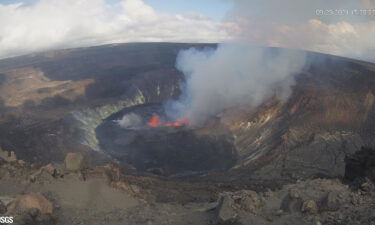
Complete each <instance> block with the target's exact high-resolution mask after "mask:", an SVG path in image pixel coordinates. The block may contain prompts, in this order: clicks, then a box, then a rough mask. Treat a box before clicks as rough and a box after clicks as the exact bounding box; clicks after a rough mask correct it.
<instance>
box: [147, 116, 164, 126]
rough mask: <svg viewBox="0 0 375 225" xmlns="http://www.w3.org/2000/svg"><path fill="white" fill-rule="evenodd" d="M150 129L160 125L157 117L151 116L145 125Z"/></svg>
mask: <svg viewBox="0 0 375 225" xmlns="http://www.w3.org/2000/svg"><path fill="white" fill-rule="evenodd" d="M147 125H148V126H150V127H158V126H160V125H161V122H160V119H159V117H158V116H157V115H152V116H151V119H150V122H148V123H147Z"/></svg>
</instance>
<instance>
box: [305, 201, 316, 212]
mask: <svg viewBox="0 0 375 225" xmlns="http://www.w3.org/2000/svg"><path fill="white" fill-rule="evenodd" d="M301 210H302V212H307V213H309V214H317V213H318V205H317V204H316V202H315V201H314V200H307V201H304V202H303V204H302V209H301Z"/></svg>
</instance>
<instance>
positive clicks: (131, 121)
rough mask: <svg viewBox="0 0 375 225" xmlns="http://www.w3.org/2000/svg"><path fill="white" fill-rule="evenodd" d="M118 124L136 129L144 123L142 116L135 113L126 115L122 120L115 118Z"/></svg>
mask: <svg viewBox="0 0 375 225" xmlns="http://www.w3.org/2000/svg"><path fill="white" fill-rule="evenodd" d="M115 122H116V123H118V125H120V126H121V127H122V128H126V129H136V128H138V127H140V126H141V125H142V118H141V117H140V116H138V115H137V114H134V113H129V114H126V115H124V116H123V117H122V118H121V120H115Z"/></svg>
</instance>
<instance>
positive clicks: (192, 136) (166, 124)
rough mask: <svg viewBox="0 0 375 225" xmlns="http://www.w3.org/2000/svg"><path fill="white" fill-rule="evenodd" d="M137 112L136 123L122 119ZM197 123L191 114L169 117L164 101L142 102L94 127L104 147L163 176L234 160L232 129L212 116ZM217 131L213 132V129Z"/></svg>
mask: <svg viewBox="0 0 375 225" xmlns="http://www.w3.org/2000/svg"><path fill="white" fill-rule="evenodd" d="M127 117H130V118H131V117H133V120H136V121H129V122H132V123H133V124H129V125H128V126H124V125H121V123H120V121H121V120H122V119H127ZM210 123H211V126H209V130H210V132H208V131H207V127H206V128H205V129H203V128H197V127H193V126H190V125H189V123H188V121H187V120H182V119H178V120H176V121H171V120H168V119H167V117H166V116H165V115H164V110H163V106H162V105H161V104H143V105H138V106H134V107H130V108H126V109H124V110H121V111H120V112H117V113H115V114H113V115H111V116H109V117H108V118H106V119H105V120H104V121H103V123H101V124H100V125H99V126H98V127H97V129H96V135H97V138H98V140H99V145H100V148H101V149H102V150H103V151H105V152H106V153H108V154H109V155H111V156H112V157H113V158H115V159H117V160H118V161H119V162H123V163H127V164H130V165H132V166H133V167H135V168H136V169H137V170H138V171H143V172H144V171H146V172H152V173H155V174H158V175H164V176H171V175H173V176H178V175H196V174H202V173H205V172H207V171H223V170H227V169H229V168H231V167H232V166H233V165H234V164H235V163H236V158H237V156H236V150H235V146H234V140H233V137H232V135H231V133H230V132H229V131H228V130H227V128H226V127H225V126H223V125H219V123H218V122H217V121H216V120H215V119H213V120H212V121H211V122H210ZM212 131H214V132H212Z"/></svg>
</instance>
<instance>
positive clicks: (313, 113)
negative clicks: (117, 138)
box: [0, 43, 375, 179]
mask: <svg viewBox="0 0 375 225" xmlns="http://www.w3.org/2000/svg"><path fill="white" fill-rule="evenodd" d="M192 46H193V45H189V44H161V43H153V44H122V45H108V46H100V47H92V48H82V49H72V50H62V51H54V52H49V53H40V54H34V55H30V56H23V57H17V58H12V59H6V60H1V61H0V93H1V100H0V110H1V115H0V147H2V148H3V149H4V150H7V151H14V152H15V153H16V154H17V157H18V158H20V159H26V160H30V161H35V162H40V161H42V162H49V161H61V160H62V159H63V156H64V154H65V153H66V152H69V151H83V152H86V153H87V154H88V155H93V160H92V161H95V160H94V159H97V158H98V155H100V157H106V156H105V154H103V153H102V151H101V149H100V143H99V141H98V139H97V133H96V129H97V127H98V126H99V125H100V124H101V123H102V122H103V121H104V120H105V119H106V118H109V117H110V116H111V115H113V114H115V113H117V112H120V111H121V110H123V109H124V108H128V107H131V106H135V105H142V104H148V103H158V104H160V103H163V102H164V101H165V100H167V99H171V98H175V97H176V96H178V94H179V88H178V87H179V86H178V85H179V83H180V82H181V80H182V78H181V75H180V74H179V72H178V71H177V70H176V69H175V58H176V55H177V53H178V51H179V50H180V49H183V48H188V47H192ZM195 46H196V47H203V45H195ZM308 62H309V65H307V66H306V67H305V69H304V70H303V71H301V73H300V74H298V75H297V76H296V85H295V86H294V87H293V88H292V89H293V92H292V94H291V96H290V98H289V99H287V100H286V101H279V100H277V99H275V98H272V99H269V100H267V101H266V102H264V103H263V104H262V105H260V106H259V107H257V108H253V109H242V108H241V109H232V110H228V111H227V112H225V113H222V114H221V115H218V118H220V120H221V123H223V124H225V125H227V127H228V129H229V131H230V134H229V135H230V136H233V140H234V146H235V148H236V151H237V153H236V154H237V163H236V165H235V166H234V167H233V168H232V170H231V172H232V171H233V172H236V171H243V169H245V170H246V171H247V174H248V175H249V176H252V177H253V178H264V177H267V178H270V179H272V178H288V179H289V178H292V179H298V178H309V177H316V176H328V177H337V176H338V177H341V176H343V175H344V171H345V162H344V158H345V156H346V155H348V154H352V153H354V152H356V151H357V150H359V149H360V148H361V147H362V146H374V145H375V143H374V140H375V139H374V136H375V116H374V102H375V96H374V95H375V66H374V65H373V64H370V63H365V62H360V61H354V60H350V59H345V58H340V57H334V56H327V55H323V54H316V53H309V60H308ZM214 130H215V126H212V127H209V126H208V127H204V128H202V129H201V130H197V131H196V132H197V133H202V132H204V133H205V134H207V132H208V133H209V132H214ZM231 138H232V137H231ZM231 140H232V139H231ZM93 150H94V151H93ZM103 155H104V156H103ZM227 178H228V177H226V178H223V179H227Z"/></svg>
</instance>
